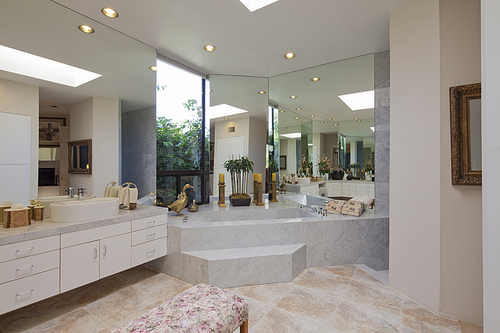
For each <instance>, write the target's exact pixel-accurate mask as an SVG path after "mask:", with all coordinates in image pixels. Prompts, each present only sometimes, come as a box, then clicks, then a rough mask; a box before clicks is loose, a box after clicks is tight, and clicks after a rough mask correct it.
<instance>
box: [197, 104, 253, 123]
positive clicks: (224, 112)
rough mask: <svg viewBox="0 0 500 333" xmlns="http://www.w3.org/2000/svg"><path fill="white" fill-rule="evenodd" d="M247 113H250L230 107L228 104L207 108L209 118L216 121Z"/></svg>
mask: <svg viewBox="0 0 500 333" xmlns="http://www.w3.org/2000/svg"><path fill="white" fill-rule="evenodd" d="M245 112H248V111H246V110H243V109H240V108H236V107H234V106H231V105H228V104H219V105H216V106H211V107H209V108H207V117H208V119H214V118H220V117H227V116H232V115H235V114H240V113H245Z"/></svg>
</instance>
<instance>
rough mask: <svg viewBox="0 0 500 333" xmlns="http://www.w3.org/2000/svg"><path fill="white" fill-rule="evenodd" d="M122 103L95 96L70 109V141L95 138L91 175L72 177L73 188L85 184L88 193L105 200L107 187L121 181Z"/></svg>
mask: <svg viewBox="0 0 500 333" xmlns="http://www.w3.org/2000/svg"><path fill="white" fill-rule="evenodd" d="M119 109H120V105H119V100H118V98H111V97H92V98H89V99H86V100H84V101H81V102H79V103H77V104H74V105H72V106H71V107H70V116H71V123H72V125H73V126H72V128H71V131H70V140H71V141H76V140H85V139H92V175H78V174H72V175H71V176H70V178H71V180H70V184H71V186H73V187H79V186H80V185H83V186H84V187H85V188H86V190H87V194H89V195H92V194H94V195H96V196H97V197H102V196H103V194H104V187H105V186H106V184H107V183H109V182H111V181H119V157H118V156H119V126H120V119H119Z"/></svg>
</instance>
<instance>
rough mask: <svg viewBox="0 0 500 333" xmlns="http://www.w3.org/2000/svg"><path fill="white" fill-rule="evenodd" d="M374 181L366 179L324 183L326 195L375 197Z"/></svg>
mask: <svg viewBox="0 0 500 333" xmlns="http://www.w3.org/2000/svg"><path fill="white" fill-rule="evenodd" d="M374 185H375V184H374V183H370V182H366V181H331V182H327V183H326V190H327V196H328V197H338V196H343V197H354V196H357V195H358V196H359V195H361V196H369V197H372V198H374V197H375V190H374Z"/></svg>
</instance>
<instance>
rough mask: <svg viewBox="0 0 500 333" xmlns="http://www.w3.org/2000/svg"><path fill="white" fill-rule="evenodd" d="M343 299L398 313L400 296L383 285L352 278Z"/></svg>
mask: <svg viewBox="0 0 500 333" xmlns="http://www.w3.org/2000/svg"><path fill="white" fill-rule="evenodd" d="M344 300H346V301H349V302H351V303H356V304H360V305H364V306H367V307H371V308H374V309H378V310H383V311H387V312H390V313H392V314H395V315H400V313H401V312H400V311H401V296H400V294H399V293H398V292H397V291H395V290H394V289H392V288H390V287H387V286H385V285H375V284H372V283H364V282H359V281H356V280H354V279H353V280H352V281H351V284H350V285H349V289H348V290H347V292H346V294H345V296H344Z"/></svg>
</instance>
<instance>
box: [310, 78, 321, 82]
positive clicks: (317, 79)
mask: <svg viewBox="0 0 500 333" xmlns="http://www.w3.org/2000/svg"><path fill="white" fill-rule="evenodd" d="M311 81H313V82H318V81H319V77H313V78H312V79H311Z"/></svg>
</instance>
